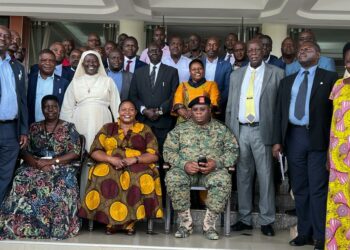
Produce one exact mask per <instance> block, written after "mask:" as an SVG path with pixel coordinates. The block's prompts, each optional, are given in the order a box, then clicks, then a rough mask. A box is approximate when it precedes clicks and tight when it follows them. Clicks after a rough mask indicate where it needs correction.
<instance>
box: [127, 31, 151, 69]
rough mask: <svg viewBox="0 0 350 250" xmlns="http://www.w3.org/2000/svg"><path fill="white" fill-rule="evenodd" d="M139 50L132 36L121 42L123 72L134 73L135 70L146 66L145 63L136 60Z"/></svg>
mask: <svg viewBox="0 0 350 250" xmlns="http://www.w3.org/2000/svg"><path fill="white" fill-rule="evenodd" d="M138 50H139V45H138V43H137V40H136V38H135V37H133V36H129V37H127V38H125V40H124V42H123V54H124V70H125V71H126V72H131V73H134V72H135V70H136V69H138V68H140V67H142V66H146V65H147V63H145V62H143V61H141V60H140V59H139V58H137V56H136V53H137V51H138Z"/></svg>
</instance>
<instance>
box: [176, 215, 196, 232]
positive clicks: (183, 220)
mask: <svg viewBox="0 0 350 250" xmlns="http://www.w3.org/2000/svg"><path fill="white" fill-rule="evenodd" d="M177 215H178V217H179V220H180V225H179V228H178V229H177V231H176V233H175V237H176V238H187V237H188V236H190V235H191V234H192V232H193V223H192V216H191V212H190V209H187V210H185V211H182V212H178V214H177Z"/></svg>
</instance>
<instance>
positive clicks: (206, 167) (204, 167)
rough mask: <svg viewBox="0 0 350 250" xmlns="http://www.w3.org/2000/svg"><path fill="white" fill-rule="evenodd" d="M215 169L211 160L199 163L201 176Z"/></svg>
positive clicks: (214, 164)
mask: <svg viewBox="0 0 350 250" xmlns="http://www.w3.org/2000/svg"><path fill="white" fill-rule="evenodd" d="M215 169H216V162H215V161H214V160H213V159H208V162H207V163H199V171H200V172H201V173H202V174H209V173H211V172H213V171H214V170H215Z"/></svg>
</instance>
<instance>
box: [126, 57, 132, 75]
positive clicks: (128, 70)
mask: <svg viewBox="0 0 350 250" xmlns="http://www.w3.org/2000/svg"><path fill="white" fill-rule="evenodd" d="M131 63H132V60H128V64H127V65H126V68H125V71H126V72H130V64H131Z"/></svg>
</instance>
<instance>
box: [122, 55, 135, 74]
mask: <svg viewBox="0 0 350 250" xmlns="http://www.w3.org/2000/svg"><path fill="white" fill-rule="evenodd" d="M130 60H131V61H132V62H131V63H130V66H129V72H130V73H134V72H135V66H136V56H135V57H133V58H131V59H129V58H127V57H126V56H124V70H126V66H127V65H128V61H130Z"/></svg>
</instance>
